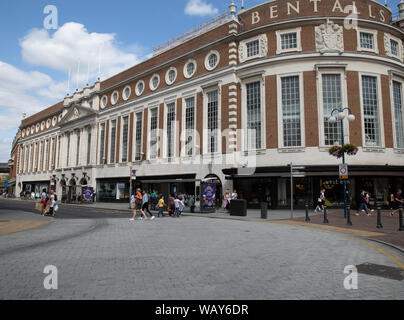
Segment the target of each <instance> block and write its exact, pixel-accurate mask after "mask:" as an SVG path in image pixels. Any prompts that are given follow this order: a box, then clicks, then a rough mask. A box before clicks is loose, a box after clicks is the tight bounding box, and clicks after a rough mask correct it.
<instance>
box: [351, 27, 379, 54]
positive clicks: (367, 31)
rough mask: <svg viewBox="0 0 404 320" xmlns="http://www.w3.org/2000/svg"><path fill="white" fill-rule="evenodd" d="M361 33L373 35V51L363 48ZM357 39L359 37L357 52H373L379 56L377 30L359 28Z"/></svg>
mask: <svg viewBox="0 0 404 320" xmlns="http://www.w3.org/2000/svg"><path fill="white" fill-rule="evenodd" d="M361 33H368V34H372V35H373V49H369V48H362V47H361V37H360V35H361ZM356 37H357V51H365V52H373V53H377V54H378V53H379V47H378V38H377V30H372V29H364V28H357V31H356Z"/></svg>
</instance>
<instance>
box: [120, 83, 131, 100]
mask: <svg viewBox="0 0 404 320" xmlns="http://www.w3.org/2000/svg"><path fill="white" fill-rule="evenodd" d="M126 89H129V94H128V96H126V95H125V92H126ZM131 94H132V88H131V87H130V86H129V85H127V86H125V88H123V90H122V99H123V100H124V101H128V100H129V98H130V95H131Z"/></svg>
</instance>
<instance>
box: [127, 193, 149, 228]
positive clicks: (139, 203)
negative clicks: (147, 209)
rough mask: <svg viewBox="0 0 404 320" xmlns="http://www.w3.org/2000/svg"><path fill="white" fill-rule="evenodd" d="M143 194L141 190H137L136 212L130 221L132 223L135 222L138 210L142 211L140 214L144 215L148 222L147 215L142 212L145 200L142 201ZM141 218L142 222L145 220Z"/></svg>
mask: <svg viewBox="0 0 404 320" xmlns="http://www.w3.org/2000/svg"><path fill="white" fill-rule="evenodd" d="M142 198H143V197H142V193H141V192H140V189H137V190H136V197H135V210H133V217H132V219H130V221H135V218H136V215H137V210H140V213H141V214H142V215H143V218H144V219H145V220H147V217H146V215H145V213H144V212H143V210H142V204H143V199H142ZM143 218H142V217H141V218H140V220H143Z"/></svg>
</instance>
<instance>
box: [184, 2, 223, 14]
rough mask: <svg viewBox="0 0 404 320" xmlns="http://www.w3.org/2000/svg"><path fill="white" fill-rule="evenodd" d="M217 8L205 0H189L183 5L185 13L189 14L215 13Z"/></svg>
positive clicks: (217, 11)
mask: <svg viewBox="0 0 404 320" xmlns="http://www.w3.org/2000/svg"><path fill="white" fill-rule="evenodd" d="M218 13H219V10H218V9H217V8H215V7H214V6H213V5H212V4H210V3H207V2H206V1H205V0H189V1H188V3H187V5H186V7H185V14H187V15H190V16H202V17H203V16H212V15H217V14H218Z"/></svg>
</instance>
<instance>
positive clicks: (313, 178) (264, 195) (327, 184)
mask: <svg viewBox="0 0 404 320" xmlns="http://www.w3.org/2000/svg"><path fill="white" fill-rule="evenodd" d="M337 170H338V168H337V167H335V166H327V167H324V166H317V167H316V166H310V167H306V168H305V169H304V170H302V173H303V174H304V175H305V176H304V177H300V178H294V179H293V184H292V185H291V180H290V167H266V168H258V169H257V170H256V173H255V174H254V175H252V176H238V175H237V174H236V170H233V169H227V170H223V172H224V174H225V180H232V185H233V190H230V191H231V192H233V191H234V190H236V191H237V194H238V196H239V198H240V199H245V200H247V203H248V207H249V208H259V207H260V203H261V202H267V203H268V204H269V207H270V208H272V209H282V208H284V209H287V208H289V207H290V206H291V201H292V200H291V199H292V197H291V193H292V192H293V204H294V207H297V208H304V206H305V205H306V204H309V206H313V205H315V203H316V201H317V198H318V195H319V194H320V190H321V189H323V188H324V189H325V190H326V192H325V195H326V203H327V205H328V206H329V207H342V206H343V198H344V196H343V181H342V180H340V179H339V177H338V176H337V175H336V174H335V173H336V172H337ZM66 180H67V181H66ZM77 180H78V179H70V180H68V179H63V180H61V181H56V180H51V181H37V182H29V183H24V185H23V190H24V191H25V192H27V193H30V194H31V193H32V192H34V193H35V196H36V197H37V198H38V197H40V195H41V192H42V190H43V189H45V190H47V191H50V190H54V191H55V192H57V193H59V194H61V195H62V197H61V201H62V202H77V201H98V202H117V203H118V202H121V203H125V202H126V203H127V202H129V200H130V195H131V192H132V193H134V191H135V190H136V189H137V188H140V189H142V190H147V191H149V192H153V191H155V192H156V193H157V194H162V195H164V196H165V197H166V198H167V197H168V196H169V195H171V194H172V195H176V194H184V195H189V196H191V195H192V196H194V197H195V198H196V200H197V201H199V200H200V199H204V195H205V193H206V192H209V193H212V192H213V195H209V200H210V201H211V202H212V203H211V204H210V205H211V206H216V207H220V206H221V204H222V198H223V195H224V193H225V192H226V190H225V187H224V183H225V181H221V179H220V178H219V177H218V176H216V175H214V174H212V175H208V176H206V177H205V179H196V174H186V175H176V176H149V177H137V178H136V179H135V180H130V178H129V177H120V178H104V179H97V180H96V185H90V184H87V180H86V179H81V180H79V183H77ZM206 186H210V187H209V188H207V187H206ZM403 187H404V167H388V166H386V167H380V166H379V167H375V166H372V167H364V166H352V167H350V178H349V180H347V190H348V195H349V202H350V203H351V205H352V207H354V208H356V207H357V205H358V201H359V194H360V193H361V191H362V190H365V191H367V192H368V193H369V194H370V195H371V197H370V204H371V205H374V206H375V205H377V204H380V205H381V206H383V207H388V206H389V196H390V194H391V193H395V192H396V191H397V190H398V189H399V188H403ZM206 190H208V191H206ZM205 196H206V195H205Z"/></svg>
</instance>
